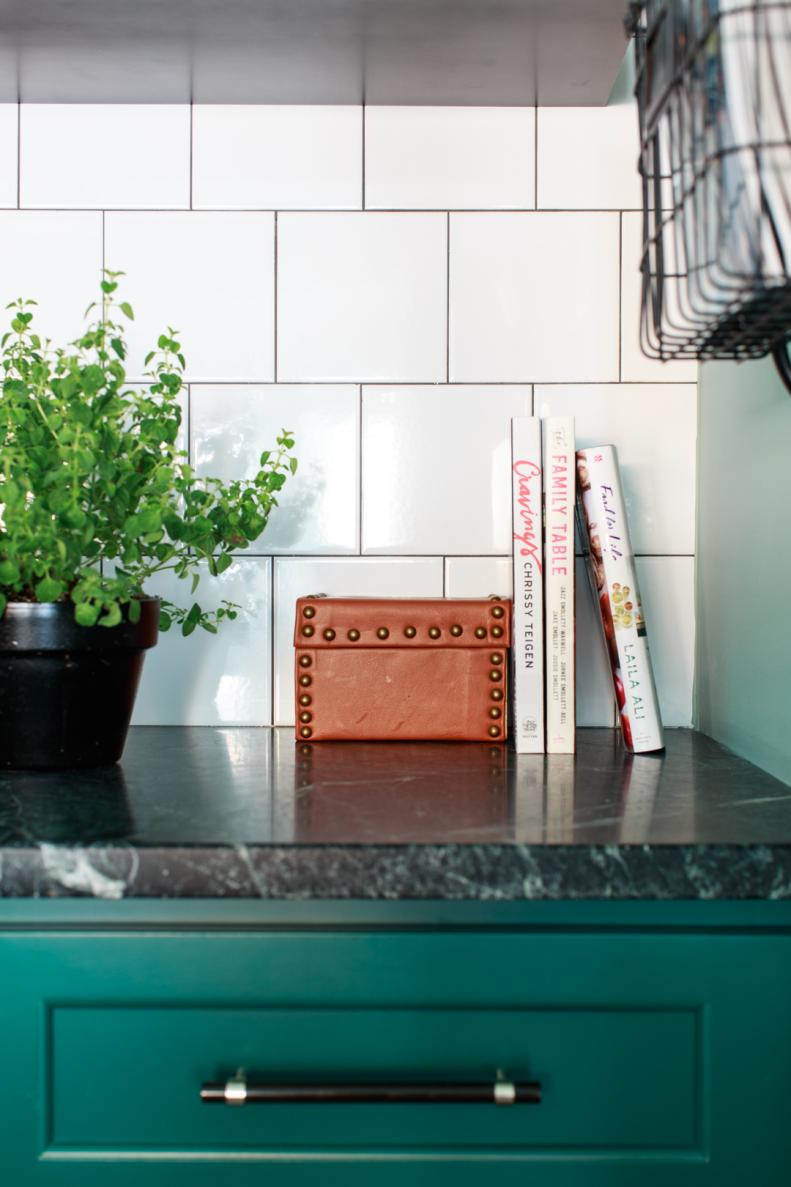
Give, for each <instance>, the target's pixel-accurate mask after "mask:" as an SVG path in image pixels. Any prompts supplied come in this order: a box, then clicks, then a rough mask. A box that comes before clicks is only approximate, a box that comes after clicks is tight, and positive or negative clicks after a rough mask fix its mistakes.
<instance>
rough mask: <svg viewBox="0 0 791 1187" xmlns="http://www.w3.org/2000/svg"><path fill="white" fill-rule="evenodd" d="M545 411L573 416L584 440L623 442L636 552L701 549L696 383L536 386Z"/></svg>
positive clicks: (580, 444) (620, 457)
mask: <svg viewBox="0 0 791 1187" xmlns="http://www.w3.org/2000/svg"><path fill="white" fill-rule="evenodd" d="M535 408H536V412H537V413H538V415H540V416H563V415H568V416H573V417H574V422H575V428H576V437H577V445H578V447H580V448H584V447H587V446H591V445H615V447H616V448H617V450H618V461H619V464H620V468H621V475H622V478H623V483H624V491H625V496H626V507H627V513H628V516H629V531H630V534H631V538H632V547H633V548H634V549H635V551H636V552H648V553H657V552H659V553H662V552H665V553H693V552H694V551H695V466H696V437H697V389H696V388H695V386H694V384H653V385H652V384H601V385H587V386H576V387H575V386H566V385H565V384H558V385H557V386H553V387H543V386H542V385H540V384H538V385H536V391H535Z"/></svg>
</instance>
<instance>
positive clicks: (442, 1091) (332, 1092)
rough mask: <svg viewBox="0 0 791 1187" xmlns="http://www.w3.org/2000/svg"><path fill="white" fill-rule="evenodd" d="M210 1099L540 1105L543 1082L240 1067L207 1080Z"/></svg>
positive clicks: (202, 1092) (205, 1094) (218, 1101)
mask: <svg viewBox="0 0 791 1187" xmlns="http://www.w3.org/2000/svg"><path fill="white" fill-rule="evenodd" d="M200 1098H201V1100H203V1101H206V1103H207V1104H221V1105H222V1104H225V1105H236V1106H238V1105H255V1104H291V1105H299V1104H302V1105H308V1104H309V1105H315V1104H377V1105H410V1104H422V1105H465V1104H466V1105H486V1104H489V1105H490V1104H494V1105H499V1106H501V1107H502V1106H507V1105H537V1104H540V1103H541V1085H540V1084H537V1083H535V1082H532V1081H523V1082H522V1083H512V1082H511V1081H510V1080H500V1079H498V1080H496V1081H494V1082H491V1081H490V1082H489V1083H488V1084H248V1082H247V1080H246V1078H245V1077H244V1076H243V1075H240V1074H239V1073H238V1072H237V1074H236V1075H235V1076H233V1077H232V1078H231V1079H230V1080H226V1082H225V1083H224V1084H223V1083H208V1084H203V1085H202V1086H201V1090H200Z"/></svg>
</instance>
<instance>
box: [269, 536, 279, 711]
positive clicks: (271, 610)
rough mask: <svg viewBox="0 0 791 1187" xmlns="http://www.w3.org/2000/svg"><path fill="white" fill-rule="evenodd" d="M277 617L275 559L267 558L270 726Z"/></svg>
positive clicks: (273, 699) (272, 708)
mask: <svg viewBox="0 0 791 1187" xmlns="http://www.w3.org/2000/svg"><path fill="white" fill-rule="evenodd" d="M276 622H277V616H276V615H275V558H274V557H270V558H269V720H270V723H271V724H272V725H274V723H275V717H276V713H275V673H276V667H277V664H276V657H275V624H276Z"/></svg>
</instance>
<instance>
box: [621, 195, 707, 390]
mask: <svg viewBox="0 0 791 1187" xmlns="http://www.w3.org/2000/svg"><path fill="white" fill-rule="evenodd" d="M622 218H623V242H622V261H621V270H622V281H621V283H622V295H621V379H622V380H624V381H625V382H629V383H652V382H653V383H697V381H698V364H697V362H696V361H695V360H694V359H682V360H680V361H678V362H676V361H671V362H665V363H663V362H660V361H659V360H658V359H650V358H648V357H647V356H646V355H644V354H643V352H642V351H641V349H640V301H641V293H642V276H641V273H640V255H641V244H642V237H643V216H642V215H641V214H631V213H626V214H624V215H623V216H622Z"/></svg>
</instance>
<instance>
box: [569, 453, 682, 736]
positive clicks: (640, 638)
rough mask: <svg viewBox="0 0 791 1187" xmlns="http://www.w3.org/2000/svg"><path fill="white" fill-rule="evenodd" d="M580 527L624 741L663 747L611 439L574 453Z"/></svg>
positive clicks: (649, 659)
mask: <svg viewBox="0 0 791 1187" xmlns="http://www.w3.org/2000/svg"><path fill="white" fill-rule="evenodd" d="M577 489H578V492H579V498H580V502H581V504H582V515H581V521H583V522H581V525H580V526H581V530H584V532H585V535H586V537H587V538H586V539H585V546H586V551H587V553H588V566H589V573H590V576H591V585H592V587H595V588H594V594H595V597H596V599H597V601H598V608H599V617H600V619H601V623H602V626H603V628H604V639H605V643H606V645H607V652H608V657H609V660H610V667H611V668H612V675H613V683H614V685H615V695H616V700H617V703H618V712H619V714H620V718H621V728H622V730H623V736H624V742H625V743H626V745H627V747H628V748H629V749H630V750H633V751H634V752H635V753H637V754H640V753H644V752H646V751H650V750H662V749H663V747H664V740H663V737H662V719H661V716H660V713H659V701H658V699H657V695H656V686H655V684H654V673H653V666H652V664H651V654H650V652H649V650H648V634H647V630H646V624H645V615H644V613H643V607H642V603H641V601H640V590H639V587H638V584H637V572H636V569H635V563H634V553H633V551H632V545H631V541H630V539H629V525H628V523H627V520H626V507H625V504H624V498H623V489H622V487H621V477H620V472H619V469H618V455H617V454H616V451H615V448H614V447H613V446H612V445H598V446H596V447H595V448H592V449H585V450H580V451H579V453H578V454H577Z"/></svg>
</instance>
